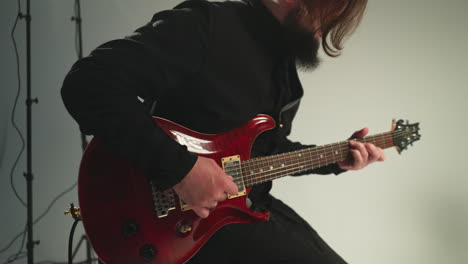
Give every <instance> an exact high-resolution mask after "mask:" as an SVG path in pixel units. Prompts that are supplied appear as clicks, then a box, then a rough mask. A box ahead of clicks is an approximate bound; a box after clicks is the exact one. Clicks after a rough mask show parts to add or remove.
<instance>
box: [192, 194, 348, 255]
mask: <svg viewBox="0 0 468 264" xmlns="http://www.w3.org/2000/svg"><path fill="white" fill-rule="evenodd" d="M270 197H271V204H270V205H269V206H268V207H269V211H270V213H271V218H270V221H267V222H261V223H255V224H230V225H227V226H224V227H223V228H221V229H220V230H218V231H217V232H216V233H215V234H214V235H213V236H212V237H211V238H210V240H208V242H207V243H206V244H205V245H204V246H203V247H202V249H200V251H199V252H198V253H197V254H196V255H195V256H194V257H193V258H192V259H191V260H190V261H189V262H187V264H215V263H216V264H240V263H242V264H307V263H311V264H346V261H344V260H343V259H342V258H341V257H340V256H339V255H338V254H337V253H335V251H333V249H331V248H330V247H329V246H328V245H327V243H326V242H325V241H323V239H322V238H320V236H319V235H318V234H317V232H316V231H315V230H314V229H313V228H312V227H311V226H310V225H309V224H308V223H307V222H306V221H305V220H304V219H302V217H300V216H299V215H298V214H297V213H296V212H295V211H294V210H293V209H291V208H290V207H289V206H287V205H286V204H284V203H283V202H282V201H280V200H278V199H276V198H274V197H272V196H270Z"/></svg>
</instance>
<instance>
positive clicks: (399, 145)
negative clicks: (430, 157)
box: [392, 119, 421, 153]
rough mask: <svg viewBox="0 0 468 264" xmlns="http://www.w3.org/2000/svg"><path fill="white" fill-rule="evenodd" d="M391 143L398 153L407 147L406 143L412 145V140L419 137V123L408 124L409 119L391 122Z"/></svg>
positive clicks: (416, 139)
mask: <svg viewBox="0 0 468 264" xmlns="http://www.w3.org/2000/svg"><path fill="white" fill-rule="evenodd" d="M392 136H393V145H394V146H395V147H396V149H397V151H398V153H401V152H402V151H403V150H405V149H407V148H408V145H413V142H415V141H418V140H419V139H420V138H421V135H420V134H419V123H413V124H410V123H409V121H406V123H405V121H403V120H402V119H400V120H398V121H395V120H393V122H392Z"/></svg>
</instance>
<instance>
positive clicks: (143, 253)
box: [140, 244, 157, 262]
mask: <svg viewBox="0 0 468 264" xmlns="http://www.w3.org/2000/svg"><path fill="white" fill-rule="evenodd" d="M156 253H157V251H156V248H155V247H154V246H153V245H150V244H146V245H144V246H143V247H141V248H140V257H141V258H142V259H143V260H144V261H145V262H150V261H152V260H153V259H154V258H155V257H156Z"/></svg>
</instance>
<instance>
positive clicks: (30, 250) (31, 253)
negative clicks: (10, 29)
mask: <svg viewBox="0 0 468 264" xmlns="http://www.w3.org/2000/svg"><path fill="white" fill-rule="evenodd" d="M30 6H31V5H30V0H27V1H26V15H23V14H21V13H20V14H19V16H20V18H21V19H23V18H24V19H26V90H27V97H26V130H27V132H26V155H27V156H26V163H27V170H26V172H25V173H24V174H23V175H24V177H25V178H26V185H27V187H26V188H27V194H26V195H27V223H26V232H27V233H28V241H27V244H26V248H27V251H28V264H33V263H34V246H35V245H37V244H39V241H34V237H33V203H32V200H33V186H32V182H33V178H34V176H33V173H32V137H31V135H32V122H31V120H32V104H33V103H36V104H37V103H38V100H37V98H34V99H32V98H31V12H30Z"/></svg>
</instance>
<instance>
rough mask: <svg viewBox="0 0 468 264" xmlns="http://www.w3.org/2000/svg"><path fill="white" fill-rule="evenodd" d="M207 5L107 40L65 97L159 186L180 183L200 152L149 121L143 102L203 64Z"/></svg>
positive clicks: (68, 84)
mask: <svg viewBox="0 0 468 264" xmlns="http://www.w3.org/2000/svg"><path fill="white" fill-rule="evenodd" d="M208 24H209V16H208V15H207V12H206V11H205V10H203V9H194V8H185V9H174V10H168V11H163V12H160V13H157V14H156V15H155V16H154V17H153V19H152V20H151V22H149V23H148V24H147V25H145V26H143V27H141V28H139V29H137V30H136V31H135V32H134V34H132V35H131V36H129V37H126V38H123V39H119V40H114V41H110V42H107V43H105V44H103V45H101V46H100V47H98V48H97V49H95V50H94V51H93V52H92V53H91V55H90V56H88V57H86V58H84V59H82V60H79V61H78V62H76V63H75V64H74V65H73V67H72V69H71V70H70V72H69V73H68V74H67V76H66V78H65V80H64V83H63V86H62V90H61V94H62V99H63V102H64V104H65V106H66V108H67V110H68V111H69V113H70V114H71V115H72V117H73V118H74V119H75V120H76V121H77V122H78V124H79V126H80V129H81V131H82V132H84V133H85V134H88V135H94V136H95V137H96V138H97V139H98V140H99V141H100V142H101V143H103V144H104V145H106V147H108V148H110V149H111V150H113V151H115V152H117V153H119V154H121V155H122V156H124V157H126V158H128V159H130V160H132V161H134V162H135V163H136V164H138V165H139V166H140V167H141V168H142V169H143V170H145V171H146V172H147V173H148V174H149V175H150V176H151V177H152V178H153V179H154V180H155V182H156V184H157V185H158V187H159V188H160V189H166V188H170V187H172V186H173V185H175V184H177V183H178V182H179V181H180V180H182V178H183V177H184V176H185V175H186V174H187V173H188V172H189V171H190V170H191V168H192V167H193V165H194V164H195V162H196V159H197V156H196V155H195V154H193V153H190V152H188V151H187V149H186V147H185V146H182V145H180V144H178V143H176V142H175V141H173V140H172V139H170V138H169V137H168V136H167V135H166V134H165V133H164V132H163V131H162V130H161V129H160V128H159V127H157V126H156V125H155V123H154V121H153V119H152V118H151V116H150V114H149V112H148V109H147V107H145V105H144V104H142V103H141V102H140V101H139V100H138V99H137V96H138V97H140V98H142V99H144V100H145V101H153V100H156V101H157V100H158V99H159V98H163V95H164V93H165V92H166V91H168V90H169V89H178V87H179V84H180V83H181V82H182V81H184V80H186V79H187V78H188V77H190V76H191V75H193V74H196V72H197V71H198V70H199V68H200V67H201V64H202V63H203V58H204V54H205V52H206V49H207V45H208V39H209V26H208Z"/></svg>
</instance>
